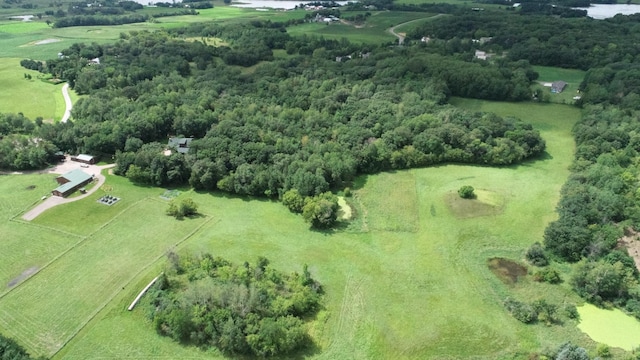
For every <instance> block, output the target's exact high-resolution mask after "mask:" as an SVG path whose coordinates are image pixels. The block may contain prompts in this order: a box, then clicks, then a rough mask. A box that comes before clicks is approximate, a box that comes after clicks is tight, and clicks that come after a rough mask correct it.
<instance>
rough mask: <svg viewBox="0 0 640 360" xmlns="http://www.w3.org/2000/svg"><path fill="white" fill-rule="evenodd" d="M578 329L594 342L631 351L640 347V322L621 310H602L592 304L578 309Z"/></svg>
mask: <svg viewBox="0 0 640 360" xmlns="http://www.w3.org/2000/svg"><path fill="white" fill-rule="evenodd" d="M578 312H579V313H580V324H579V325H578V328H580V330H582V331H584V332H585V333H587V334H588V335H589V336H590V337H591V338H592V339H593V340H594V341H597V342H601V343H603V344H607V345H609V346H612V347H619V348H621V349H624V350H627V351H631V350H633V349H636V348H638V347H639V346H640V321H638V320H637V319H636V318H634V317H633V316H629V315H627V314H625V313H623V312H622V311H620V310H619V309H613V310H606V309H600V308H598V307H596V306H594V305H591V304H584V305H583V306H580V307H578Z"/></svg>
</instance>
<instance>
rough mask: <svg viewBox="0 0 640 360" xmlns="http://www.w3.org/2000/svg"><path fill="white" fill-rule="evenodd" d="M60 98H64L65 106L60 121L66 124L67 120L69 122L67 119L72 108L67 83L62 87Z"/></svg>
mask: <svg viewBox="0 0 640 360" xmlns="http://www.w3.org/2000/svg"><path fill="white" fill-rule="evenodd" d="M62 96H64V104H65V110H64V115H63V116H62V120H60V121H62V122H63V123H64V122H67V120H69V117H71V108H72V107H73V104H72V103H71V97H70V96H69V83H65V84H64V86H62Z"/></svg>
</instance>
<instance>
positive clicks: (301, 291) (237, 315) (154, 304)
mask: <svg viewBox="0 0 640 360" xmlns="http://www.w3.org/2000/svg"><path fill="white" fill-rule="evenodd" d="M169 261H170V265H169V269H168V270H167V272H166V274H165V275H162V276H161V278H160V279H159V280H158V281H157V282H156V284H155V285H154V286H153V287H152V288H151V289H150V291H149V293H148V296H147V297H146V300H145V301H146V303H147V311H148V314H149V316H150V318H151V319H152V321H153V323H154V325H155V327H156V330H157V331H158V333H160V334H162V335H166V336H170V337H171V338H173V339H175V340H176V341H180V342H182V343H190V344H194V345H197V346H201V347H205V348H207V347H216V348H218V349H219V350H220V351H222V352H224V353H227V354H244V355H253V356H260V357H267V356H275V355H282V354H286V353H291V352H292V351H295V350H298V349H301V348H303V347H304V346H306V344H307V343H308V342H309V341H310V340H309V338H308V335H307V333H306V330H305V328H304V320H303V319H307V318H308V317H309V316H311V315H313V313H314V312H315V311H316V310H317V308H318V305H319V301H320V298H321V295H322V289H321V286H320V284H319V283H318V282H317V281H315V280H314V279H313V278H312V277H311V274H310V273H309V271H308V268H307V266H306V265H305V266H304V268H303V272H302V274H299V273H292V274H286V273H283V272H281V271H278V270H276V269H274V268H273V267H272V266H270V265H269V261H268V260H267V259H265V258H262V257H261V258H259V259H258V261H257V263H256V264H255V265H251V264H249V263H247V262H245V263H244V264H243V265H234V264H232V263H230V262H229V261H227V260H225V259H222V258H220V257H213V256H211V255H209V254H204V255H202V256H181V257H179V256H178V255H177V254H175V253H171V254H169Z"/></svg>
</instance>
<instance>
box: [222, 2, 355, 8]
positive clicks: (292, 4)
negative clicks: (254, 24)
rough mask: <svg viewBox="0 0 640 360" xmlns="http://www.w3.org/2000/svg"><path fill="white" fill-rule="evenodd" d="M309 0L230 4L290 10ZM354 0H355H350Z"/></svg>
mask: <svg viewBox="0 0 640 360" xmlns="http://www.w3.org/2000/svg"><path fill="white" fill-rule="evenodd" d="M308 2H309V0H306V1H304V0H302V1H278V0H240V1H238V2H235V1H234V2H232V3H231V6H236V7H242V8H271V9H286V10H291V9H293V8H295V7H296V5H300V4H306V3H308ZM347 2H348V1H336V3H338V4H340V5H346V4H347ZM351 2H355V1H351Z"/></svg>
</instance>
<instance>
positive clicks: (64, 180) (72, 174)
mask: <svg viewBox="0 0 640 360" xmlns="http://www.w3.org/2000/svg"><path fill="white" fill-rule="evenodd" d="M91 180H93V175H89V174H87V173H85V172H84V171H82V170H81V169H75V170H72V171H69V172H68V173H66V174H63V175H60V176H58V177H57V178H56V181H57V182H58V184H59V185H60V186H58V187H57V188H55V189H54V190H53V191H52V192H51V193H52V194H53V195H55V196H61V197H67V196H68V195H69V194H71V193H72V192H74V191H76V190H77V189H79V188H80V187H82V186H84V185H86V184H88V183H90V182H91Z"/></svg>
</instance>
